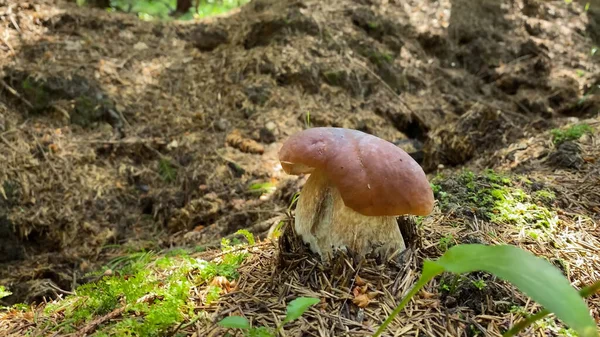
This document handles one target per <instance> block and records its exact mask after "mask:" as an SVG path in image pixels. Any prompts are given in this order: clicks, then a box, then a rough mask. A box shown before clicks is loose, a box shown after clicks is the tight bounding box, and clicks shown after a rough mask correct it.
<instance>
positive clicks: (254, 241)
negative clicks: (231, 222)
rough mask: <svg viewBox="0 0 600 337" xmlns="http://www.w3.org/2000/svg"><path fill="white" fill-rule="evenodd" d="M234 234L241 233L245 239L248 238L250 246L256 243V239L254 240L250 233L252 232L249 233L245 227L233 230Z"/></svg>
mask: <svg viewBox="0 0 600 337" xmlns="http://www.w3.org/2000/svg"><path fill="white" fill-rule="evenodd" d="M235 234H241V235H243V236H245V237H246V240H248V244H249V245H250V246H254V245H255V244H256V240H254V235H252V233H250V232H249V231H248V230H246V229H239V230H238V231H237V232H235Z"/></svg>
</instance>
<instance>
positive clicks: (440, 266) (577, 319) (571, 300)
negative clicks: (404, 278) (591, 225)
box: [373, 244, 598, 337]
mask: <svg viewBox="0 0 600 337" xmlns="http://www.w3.org/2000/svg"><path fill="white" fill-rule="evenodd" d="M444 271H447V272H452V273H455V274H461V273H468V272H474V271H486V272H488V273H491V274H493V275H495V276H497V277H499V278H501V279H503V280H505V281H508V282H510V283H512V284H513V285H515V286H516V287H517V288H518V289H519V290H520V291H522V292H523V293H524V294H525V295H527V296H529V297H531V298H532V299H533V300H534V301H536V302H538V303H539V304H541V305H542V306H544V307H545V308H546V310H548V311H550V312H553V313H554V314H555V315H556V316H557V317H558V318H559V319H560V320H562V321H563V323H565V324H566V325H568V326H569V327H570V328H571V329H573V330H575V331H576V332H577V333H578V335H579V336H580V337H597V336H598V328H597V327H596V323H595V322H594V319H593V318H592V317H591V316H590V313H589V309H588V308H587V306H586V304H585V302H584V301H583V299H582V298H581V296H580V294H579V293H578V292H577V290H575V288H573V287H572V286H571V284H570V283H569V281H568V280H567V279H566V278H565V277H564V276H563V274H562V273H561V272H560V271H559V270H558V268H556V267H555V266H553V265H552V264H551V263H550V262H548V261H546V260H544V259H542V258H539V257H537V256H535V255H533V254H531V253H529V252H528V251H525V250H523V249H520V248H518V247H515V246H510V245H500V246H486V245H480V244H465V245H457V246H454V247H452V248H450V249H449V250H448V251H446V253H445V254H444V255H442V256H441V257H440V258H439V259H438V260H437V261H430V260H426V261H425V262H424V265H423V272H422V274H421V277H420V278H419V280H418V281H417V283H416V284H415V285H414V287H413V288H412V289H411V290H410V291H409V292H408V294H407V295H406V296H405V297H404V298H403V299H402V302H400V304H399V305H398V306H397V307H396V308H395V309H394V311H393V312H392V313H391V314H390V316H389V317H388V318H387V319H386V320H385V322H383V324H382V325H381V326H380V327H379V329H378V330H377V332H375V334H374V335H373V337H377V336H379V335H381V333H382V332H383V331H384V330H385V328H386V327H387V325H388V324H389V323H390V322H391V321H392V320H393V319H394V317H395V316H396V315H398V313H399V312H400V311H401V310H402V309H403V308H404V306H405V305H406V303H408V301H410V299H411V298H412V297H413V296H414V295H416V294H417V293H418V291H419V290H420V289H421V288H423V287H424V286H425V284H427V282H429V281H430V280H431V279H433V278H434V277H435V276H436V275H438V274H441V273H442V272H444Z"/></svg>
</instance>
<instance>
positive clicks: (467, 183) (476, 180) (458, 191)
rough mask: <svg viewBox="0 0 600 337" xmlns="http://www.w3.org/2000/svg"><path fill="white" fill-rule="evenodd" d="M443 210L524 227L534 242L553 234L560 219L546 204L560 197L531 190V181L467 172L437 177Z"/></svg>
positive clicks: (434, 183)
mask: <svg viewBox="0 0 600 337" xmlns="http://www.w3.org/2000/svg"><path fill="white" fill-rule="evenodd" d="M431 183H432V187H433V191H434V195H435V197H436V199H437V200H438V201H439V203H440V206H441V208H442V210H443V211H448V212H449V211H452V212H454V213H458V214H473V215H474V216H477V217H478V218H480V219H481V218H483V219H484V220H488V221H490V222H491V223H495V224H498V225H509V224H510V225H515V226H517V227H519V228H524V229H525V232H526V233H527V234H528V235H529V236H530V237H531V238H533V239H537V238H541V237H543V236H544V235H546V234H548V233H550V232H551V231H552V230H553V228H554V226H555V224H556V223H557V221H558V219H557V216H556V214H555V213H554V212H552V211H551V210H550V209H549V208H547V207H546V206H545V205H544V204H548V203H550V202H552V201H553V200H554V198H555V197H556V196H555V194H554V192H552V191H551V190H549V189H541V190H538V191H536V192H533V191H530V187H531V185H532V184H531V182H529V183H526V182H523V179H513V178H511V177H509V176H507V175H505V174H502V173H499V172H495V171H492V170H486V171H484V172H483V173H481V174H476V173H474V172H472V171H467V170H465V171H463V172H461V173H460V174H459V175H458V176H455V177H448V178H446V177H441V176H437V177H435V178H433V179H432V181H431Z"/></svg>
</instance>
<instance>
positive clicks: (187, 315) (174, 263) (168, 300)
mask: <svg viewBox="0 0 600 337" xmlns="http://www.w3.org/2000/svg"><path fill="white" fill-rule="evenodd" d="M241 234H243V235H244V236H248V233H245V232H244V233H241ZM248 239H249V242H254V238H252V237H251V236H250V237H248ZM240 246H243V244H240V245H232V243H231V242H230V241H228V240H223V241H222V253H221V254H220V255H221V256H218V257H217V258H215V259H213V260H210V261H207V260H203V259H199V258H195V257H193V256H192V255H191V254H190V253H189V252H188V251H187V250H183V249H177V250H172V251H169V252H164V253H161V254H157V253H153V252H138V253H132V254H130V255H127V256H122V257H119V258H115V259H114V260H112V261H111V262H110V263H109V264H107V265H106V266H105V267H104V268H103V269H102V270H100V271H98V272H96V273H94V274H93V275H91V276H96V277H97V281H95V282H91V283H87V284H84V285H82V286H80V287H78V288H77V289H76V291H75V294H74V295H70V296H68V297H66V298H65V299H64V300H60V301H56V302H53V303H50V304H48V305H47V306H46V307H45V308H44V317H41V318H40V319H41V320H43V321H45V323H44V326H45V329H46V330H50V331H53V332H56V333H58V334H67V333H72V332H75V331H79V332H81V331H82V329H84V330H85V329H90V330H92V331H93V332H94V334H92V335H93V336H160V335H164V334H165V333H167V334H168V333H169V332H171V329H174V328H175V327H176V326H177V325H179V324H180V323H182V322H185V321H187V322H190V321H195V320H197V319H199V318H200V317H201V315H203V313H204V312H203V311H202V310H199V309H197V308H198V307H199V306H200V305H210V304H211V303H213V302H214V301H216V300H218V299H219V297H220V295H221V294H222V293H223V292H224V291H230V290H231V289H230V288H232V287H233V284H235V280H236V279H237V278H238V277H239V274H238V271H237V269H238V268H239V266H240V265H241V264H242V262H243V261H244V259H245V258H246V256H247V253H246V252H244V251H243V250H242V249H240ZM0 290H1V289H0ZM107 317H109V318H107ZM57 321H58V322H57ZM98 322H100V323H98ZM90 326H91V327H92V328H89V327H90Z"/></svg>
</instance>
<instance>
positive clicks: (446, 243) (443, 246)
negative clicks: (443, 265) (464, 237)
mask: <svg viewBox="0 0 600 337" xmlns="http://www.w3.org/2000/svg"><path fill="white" fill-rule="evenodd" d="M438 246H439V247H440V250H441V251H442V252H445V251H447V250H448V248H450V247H452V246H454V236H453V235H452V234H447V235H446V236H444V237H443V238H441V239H440V242H439V243H438Z"/></svg>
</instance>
